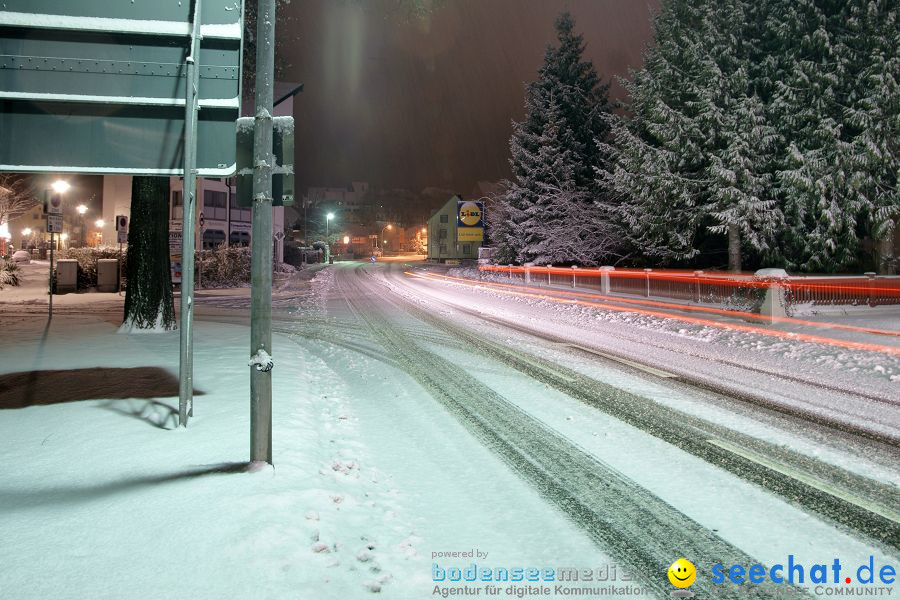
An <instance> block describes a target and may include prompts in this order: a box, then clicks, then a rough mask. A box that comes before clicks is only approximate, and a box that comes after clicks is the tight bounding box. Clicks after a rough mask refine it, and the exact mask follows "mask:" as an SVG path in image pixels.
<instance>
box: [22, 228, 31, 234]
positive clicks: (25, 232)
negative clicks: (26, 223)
mask: <svg viewBox="0 0 900 600" xmlns="http://www.w3.org/2000/svg"><path fill="white" fill-rule="evenodd" d="M22 235H31V227H26V228H25V229H23V230H22Z"/></svg>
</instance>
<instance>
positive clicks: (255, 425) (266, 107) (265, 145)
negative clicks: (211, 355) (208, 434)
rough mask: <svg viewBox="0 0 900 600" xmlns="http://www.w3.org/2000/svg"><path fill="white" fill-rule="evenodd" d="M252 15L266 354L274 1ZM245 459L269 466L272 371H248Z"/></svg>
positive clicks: (256, 263)
mask: <svg viewBox="0 0 900 600" xmlns="http://www.w3.org/2000/svg"><path fill="white" fill-rule="evenodd" d="M257 6H258V9H257V12H256V101H255V104H254V106H255V111H256V120H255V124H254V137H253V225H252V227H253V231H252V237H253V239H252V242H251V243H252V249H251V256H252V263H251V268H250V281H251V286H252V290H251V304H250V311H251V312H250V354H251V356H254V357H257V358H259V357H260V356H261V354H260V353H261V352H265V353H266V354H268V355H271V354H272V168H273V166H274V165H273V163H274V160H275V158H274V156H273V155H272V103H273V102H272V101H273V91H274V90H273V88H274V83H275V82H274V75H275V0H258V4H257ZM250 460H251V461H259V462H263V461H264V462H267V463H269V464H272V371H271V365H270V366H269V367H268V368H261V366H260V365H258V364H257V365H255V366H254V367H251V370H250Z"/></svg>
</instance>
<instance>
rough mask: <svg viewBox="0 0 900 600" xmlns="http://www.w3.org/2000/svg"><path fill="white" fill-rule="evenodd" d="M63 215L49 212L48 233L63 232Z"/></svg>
mask: <svg viewBox="0 0 900 600" xmlns="http://www.w3.org/2000/svg"><path fill="white" fill-rule="evenodd" d="M62 230H63V217H62V215H61V214H55V213H48V214H47V233H62Z"/></svg>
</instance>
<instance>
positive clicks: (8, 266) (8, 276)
mask: <svg viewBox="0 0 900 600" xmlns="http://www.w3.org/2000/svg"><path fill="white" fill-rule="evenodd" d="M4 285H11V286H13V287H16V286H18V285H19V265H17V264H16V263H14V262H13V261H11V260H10V261H3V264H2V266H0V289H3V286H4Z"/></svg>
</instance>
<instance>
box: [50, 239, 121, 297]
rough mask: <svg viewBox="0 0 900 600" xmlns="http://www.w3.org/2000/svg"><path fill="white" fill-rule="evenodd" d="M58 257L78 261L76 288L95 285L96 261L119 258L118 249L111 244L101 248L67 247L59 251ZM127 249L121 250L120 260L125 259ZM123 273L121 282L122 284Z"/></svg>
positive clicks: (81, 288)
mask: <svg viewBox="0 0 900 600" xmlns="http://www.w3.org/2000/svg"><path fill="white" fill-rule="evenodd" d="M61 254H62V255H61V256H60V258H72V259H75V260H77V261H78V289H80V290H83V289H87V288H92V287H97V261H98V260H100V259H101V258H119V256H120V255H119V249H118V248H114V247H112V246H106V247H103V248H68V249H67V250H66V251H65V252H62V253H61ZM127 255H128V251H127V250H122V254H121V257H122V260H123V261H125V260H126V257H127ZM124 276H125V275H124V273H123V274H122V277H123V282H122V283H123V284H124Z"/></svg>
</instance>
